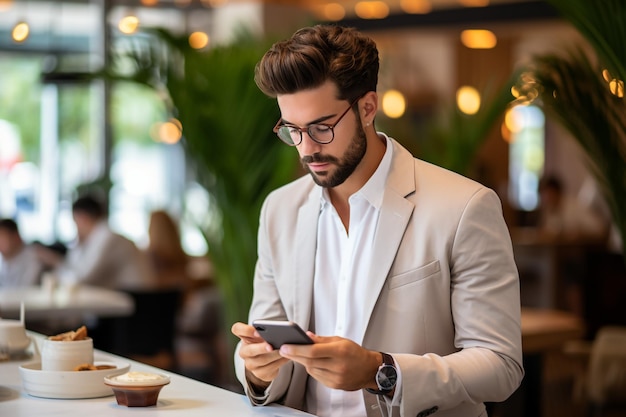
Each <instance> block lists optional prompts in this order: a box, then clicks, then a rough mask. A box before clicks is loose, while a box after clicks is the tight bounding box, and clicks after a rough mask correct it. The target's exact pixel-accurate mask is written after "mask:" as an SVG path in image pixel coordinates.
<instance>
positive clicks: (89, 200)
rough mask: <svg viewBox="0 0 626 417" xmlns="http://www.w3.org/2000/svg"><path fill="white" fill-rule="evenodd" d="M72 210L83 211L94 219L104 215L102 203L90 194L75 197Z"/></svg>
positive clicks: (104, 210)
mask: <svg viewBox="0 0 626 417" xmlns="http://www.w3.org/2000/svg"><path fill="white" fill-rule="evenodd" d="M72 212H80V213H85V214H87V215H88V216H90V217H92V218H94V219H99V218H101V217H105V216H106V209H105V206H104V203H102V202H101V201H100V200H99V199H97V198H96V197H94V196H91V195H85V196H82V197H79V198H77V199H76V201H74V204H72Z"/></svg>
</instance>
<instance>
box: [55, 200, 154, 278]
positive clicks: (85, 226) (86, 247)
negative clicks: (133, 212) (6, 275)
mask: <svg viewBox="0 0 626 417" xmlns="http://www.w3.org/2000/svg"><path fill="white" fill-rule="evenodd" d="M72 216H73V219H74V223H75V224H76V233H77V240H76V242H74V245H70V246H69V248H68V252H67V255H66V256H65V257H64V258H63V257H61V256H58V254H55V253H54V252H52V251H48V253H47V257H46V262H47V264H52V265H53V266H55V267H56V268H55V273H56V274H57V277H58V279H59V281H60V282H61V283H65V284H74V283H79V284H80V283H82V284H90V285H97V286H101V287H107V288H114V289H120V290H132V289H146V288H153V287H154V285H155V279H154V271H153V268H152V266H151V265H150V262H149V261H148V259H147V257H146V256H145V254H143V253H142V251H141V250H140V249H139V248H138V247H137V246H136V245H135V244H134V243H133V242H132V241H131V240H129V239H127V238H126V237H124V236H122V235H120V234H117V233H115V232H113V231H112V230H111V229H110V227H109V225H108V222H107V215H106V209H105V207H104V205H103V204H102V202H100V201H99V200H98V199H96V198H95V197H93V196H89V195H87V196H83V197H79V198H78V199H77V200H76V201H75V202H74V203H73V205H72Z"/></svg>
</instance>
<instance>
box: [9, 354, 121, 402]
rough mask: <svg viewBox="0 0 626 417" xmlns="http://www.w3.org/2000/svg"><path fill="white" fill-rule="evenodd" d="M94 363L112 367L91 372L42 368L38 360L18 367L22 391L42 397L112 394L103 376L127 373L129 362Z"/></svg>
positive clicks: (70, 397)
mask: <svg viewBox="0 0 626 417" xmlns="http://www.w3.org/2000/svg"><path fill="white" fill-rule="evenodd" d="M94 365H113V366H115V368H114V369H100V370H94V371H42V370H41V362H33V363H28V364H25V365H21V366H20V375H21V377H22V385H23V387H24V391H26V392H27V393H28V394H30V395H32V396H34V397H42V398H63V399H77V398H99V397H107V396H110V395H113V390H112V389H111V388H110V387H108V386H106V385H105V384H104V378H105V377H108V376H115V375H120V374H123V373H126V372H128V370H129V369H130V364H129V363H128V362H109V361H107V362H103V361H102V362H99V361H96V362H94Z"/></svg>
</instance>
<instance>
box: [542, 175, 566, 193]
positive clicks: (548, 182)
mask: <svg viewBox="0 0 626 417" xmlns="http://www.w3.org/2000/svg"><path fill="white" fill-rule="evenodd" d="M539 189H540V190H554V191H556V192H557V193H560V192H562V191H563V184H562V183H561V180H560V179H559V178H558V177H556V176H554V175H548V176H545V177H543V178H542V179H541V181H540V182H539Z"/></svg>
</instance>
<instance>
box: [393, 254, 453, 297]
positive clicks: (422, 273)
mask: <svg viewBox="0 0 626 417" xmlns="http://www.w3.org/2000/svg"><path fill="white" fill-rule="evenodd" d="M440 269H441V268H440V266H439V261H432V262H431V263H429V264H426V265H424V266H421V267H419V268H417V269H413V270H412V271H408V272H404V273H402V274H399V275H395V276H393V277H391V278H389V284H388V285H389V289H390V290H393V289H394V288H398V287H402V286H403V285H407V284H410V283H412V282H415V281H419V280H422V279H424V278H428V277H429V276H431V275H434V274H437V273H438V272H439V271H440Z"/></svg>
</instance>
